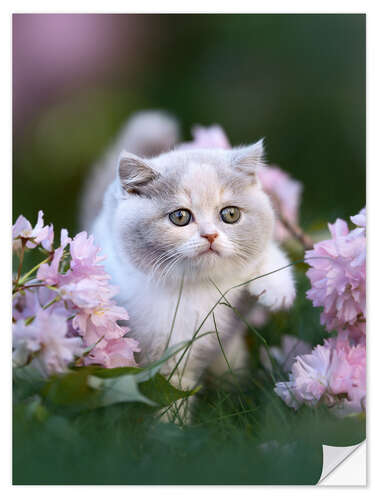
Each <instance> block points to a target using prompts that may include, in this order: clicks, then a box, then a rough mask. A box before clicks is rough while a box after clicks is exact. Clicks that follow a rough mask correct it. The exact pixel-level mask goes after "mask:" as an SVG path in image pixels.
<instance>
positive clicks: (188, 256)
mask: <svg viewBox="0 0 375 500" xmlns="http://www.w3.org/2000/svg"><path fill="white" fill-rule="evenodd" d="M144 121H145V120H144ZM146 122H147V120H146ZM144 125H145V123H143V127H142V128H143V129H144ZM141 132H142V130H139V133H141ZM262 158H263V145H262V142H261V141H260V142H257V143H256V144H253V145H250V146H246V147H241V148H235V149H232V150H208V149H207V150H203V149H202V150H186V151H181V150H180V151H170V152H167V153H164V154H161V155H159V156H156V157H153V158H149V159H146V158H140V157H138V156H136V155H134V154H132V153H128V152H125V151H124V152H122V153H121V155H120V158H119V161H118V168H117V175H116V178H115V179H114V181H113V182H112V184H110V186H109V187H108V189H107V191H106V194H105V197H104V203H103V207H102V209H101V212H100V214H99V216H98V217H97V218H96V220H95V223H94V225H93V229H92V230H93V233H94V235H95V240H96V243H97V244H98V245H99V246H100V247H101V248H102V250H103V254H104V255H106V256H107V260H106V266H107V270H108V272H109V273H110V274H111V276H112V278H113V281H114V283H115V284H116V285H118V286H119V289H120V293H119V295H118V297H117V299H118V301H119V302H120V303H121V304H122V305H124V306H125V307H126V309H127V310H128V312H129V316H130V327H131V330H132V337H134V338H136V339H137V340H138V341H139V342H140V347H141V353H140V357H139V362H140V363H141V364H145V363H147V362H149V361H155V360H157V359H159V358H160V357H161V355H162V354H163V352H164V350H165V348H166V346H167V344H168V343H169V345H173V344H176V343H178V342H181V341H188V340H190V339H191V338H192V337H193V335H194V333H195V332H196V331H197V329H198V328H200V330H199V334H198V335H201V334H203V333H205V332H214V333H210V334H207V335H205V336H202V337H200V338H199V339H198V340H196V341H195V342H194V343H193V345H192V348H191V350H190V353H189V355H188V356H185V357H184V359H183V361H182V362H181V363H180V365H179V366H178V369H177V370H175V371H173V370H174V367H175V365H176V360H177V359H178V358H179V356H180V355H177V357H175V358H172V359H170V360H169V361H168V362H167V363H166V364H165V365H164V366H163V368H162V373H164V374H165V375H168V374H171V372H173V376H172V379H171V381H172V383H174V384H176V385H179V386H180V387H182V388H191V387H193V386H194V385H196V383H197V381H198V379H199V377H200V375H201V374H202V372H203V370H204V369H205V368H206V367H208V366H209V365H210V364H211V363H212V362H213V361H214V360H215V358H216V357H217V356H218V354H219V353H220V346H219V343H218V340H217V336H216V333H215V329H216V328H217V331H218V333H219V335H220V338H221V341H222V343H223V345H224V347H225V346H228V344H229V342H230V340H231V339H232V338H233V337H235V336H238V335H240V332H241V331H243V326H242V325H241V320H240V319H239V318H238V316H237V315H236V314H235V313H234V312H233V310H232V309H231V308H229V307H227V306H226V305H224V304H223V303H222V302H224V300H221V301H220V297H221V294H220V292H219V290H220V291H221V292H223V293H224V292H226V291H227V290H229V289H230V288H231V287H234V286H236V285H239V284H241V283H244V282H247V281H249V280H251V279H253V278H256V277H257V276H261V275H263V274H266V273H269V272H271V271H274V270H276V269H278V268H280V267H283V266H286V265H287V264H288V260H287V258H286V257H285V255H284V254H283V252H282V251H281V250H280V249H279V248H278V247H277V245H276V244H275V243H274V242H273V241H272V234H273V225H274V213H273V209H272V207H271V203H270V200H269V198H268V196H267V195H266V194H265V193H264V192H263V191H262V189H261V186H260V184H259V181H258V179H257V173H256V172H257V169H258V168H259V166H260V165H261V163H262ZM112 168H113V167H112ZM182 280H183V287H182V295H181V300H180V303H179V307H178V311H177V316H176V318H175V322H174V326H173V331H172V332H171V325H172V324H173V319H174V314H175V311H176V304H177V300H178V296H179V291H180V290H181V283H182ZM249 294H252V295H255V296H259V298H258V301H259V302H260V303H261V304H263V305H265V306H267V307H269V308H270V309H272V310H275V309H279V308H281V307H289V306H290V305H291V304H292V302H293V300H294V297H295V288H294V282H293V277H292V272H291V270H290V268H286V269H284V270H282V271H280V272H277V273H274V274H270V275H269V276H266V277H263V278H260V279H256V280H254V281H252V282H250V283H249V284H248V285H246V286H242V287H237V288H233V289H232V290H231V291H230V292H229V293H228V294H227V295H226V299H227V300H228V301H229V302H230V304H232V305H234V306H237V307H240V308H241V309H242V310H243V309H244V304H246V300H248V299H249V298H250V297H249ZM218 301H219V302H221V303H220V304H218V305H217V306H216V308H215V309H214V314H215V317H214V316H213V315H212V314H209V315H208V317H207V314H208V313H209V311H210V310H211V309H212V308H213V307H214V306H215V304H216V303H217V302H218ZM206 317H207V318H206ZM205 318H206V319H205ZM204 320H205V321H204ZM214 320H215V321H216V326H215V323H214ZM202 322H203V324H202ZM169 337H170V338H169Z"/></svg>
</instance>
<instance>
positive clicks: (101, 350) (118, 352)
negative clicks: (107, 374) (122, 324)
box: [86, 337, 140, 368]
mask: <svg viewBox="0 0 375 500" xmlns="http://www.w3.org/2000/svg"><path fill="white" fill-rule="evenodd" d="M139 351H140V349H139V344H138V342H137V341H136V340H134V339H131V338H126V337H122V338H118V339H111V340H108V341H103V340H102V341H100V342H99V343H98V344H97V345H96V346H95V347H94V348H93V349H92V350H91V351H90V353H89V355H88V356H87V357H86V364H100V365H103V366H105V367H106V368H117V367H121V366H137V363H136V361H135V359H134V353H135V352H139Z"/></svg>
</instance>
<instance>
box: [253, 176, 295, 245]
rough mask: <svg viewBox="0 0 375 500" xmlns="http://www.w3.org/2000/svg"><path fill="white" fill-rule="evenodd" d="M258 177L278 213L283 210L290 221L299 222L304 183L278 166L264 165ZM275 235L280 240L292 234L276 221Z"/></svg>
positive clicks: (283, 213)
mask: <svg viewBox="0 0 375 500" xmlns="http://www.w3.org/2000/svg"><path fill="white" fill-rule="evenodd" d="M258 177H259V180H260V183H261V185H262V187H263V189H264V191H265V192H266V193H267V194H268V195H269V196H270V198H271V200H272V201H273V204H274V205H275V210H276V213H278V212H281V213H282V215H283V216H284V217H285V218H286V219H287V220H288V221H289V222H291V223H292V224H297V223H298V210H299V206H300V202H301V192H302V184H301V183H300V182H298V181H296V180H294V179H292V178H291V177H290V176H289V174H287V173H286V172H284V171H283V170H281V169H280V168H278V167H267V166H264V167H262V168H261V169H260V170H259V173H258ZM275 236H276V238H277V239H278V240H279V241H283V240H285V239H286V238H288V237H289V236H290V235H289V233H288V231H287V230H286V229H285V227H284V226H283V224H281V222H279V221H277V223H276V227H275Z"/></svg>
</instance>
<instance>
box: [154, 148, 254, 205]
mask: <svg viewBox="0 0 375 500" xmlns="http://www.w3.org/2000/svg"><path fill="white" fill-rule="evenodd" d="M158 160H159V161H158V163H157V164H156V167H157V169H158V171H159V173H160V177H159V179H158V181H157V182H156V183H155V188H157V187H158V186H159V188H160V191H162V192H164V193H166V191H168V195H169V196H168V198H169V200H171V201H172V200H174V201H178V202H180V203H182V204H184V205H185V206H194V205H196V206H202V207H204V206H212V205H216V204H217V203H220V202H221V201H222V200H223V199H225V198H228V199H229V198H233V195H234V193H239V192H240V191H242V189H243V188H244V187H245V185H246V182H244V179H243V178H240V177H239V176H238V174H236V173H235V172H234V171H233V169H232V168H231V166H230V158H229V157H228V155H227V152H226V151H220V150H217V151H212V150H199V151H191V152H189V153H185V152H184V153H182V152H173V153H169V154H166V155H164V158H163V157H160V158H159V159H158ZM160 160H162V161H160ZM155 194H156V193H155Z"/></svg>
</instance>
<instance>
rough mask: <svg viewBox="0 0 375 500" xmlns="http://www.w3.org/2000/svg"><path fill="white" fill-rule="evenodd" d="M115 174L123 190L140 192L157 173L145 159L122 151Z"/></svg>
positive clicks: (133, 192) (131, 192)
mask: <svg viewBox="0 0 375 500" xmlns="http://www.w3.org/2000/svg"><path fill="white" fill-rule="evenodd" d="M117 176H118V179H119V182H120V185H121V187H122V189H123V190H124V191H126V192H127V193H130V194H142V188H144V187H145V186H146V185H147V184H148V183H149V182H151V181H153V180H154V179H156V177H157V176H158V173H157V172H155V170H153V169H152V168H151V166H150V165H149V162H148V161H147V160H144V159H142V158H139V157H138V156H136V155H133V154H132V153H128V152H127V151H123V152H122V153H121V154H120V158H119V163H118V169H117Z"/></svg>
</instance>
